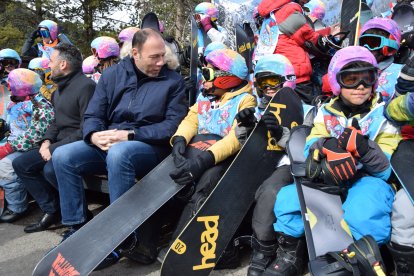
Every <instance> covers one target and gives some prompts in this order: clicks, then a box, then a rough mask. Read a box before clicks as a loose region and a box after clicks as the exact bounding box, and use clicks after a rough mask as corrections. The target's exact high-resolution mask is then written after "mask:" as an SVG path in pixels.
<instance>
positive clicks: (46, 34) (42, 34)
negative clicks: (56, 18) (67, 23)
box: [39, 30, 50, 38]
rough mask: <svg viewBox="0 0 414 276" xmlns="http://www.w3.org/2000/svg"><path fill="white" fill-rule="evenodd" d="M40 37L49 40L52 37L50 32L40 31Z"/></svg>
mask: <svg viewBox="0 0 414 276" xmlns="http://www.w3.org/2000/svg"><path fill="white" fill-rule="evenodd" d="M39 33H40V36H41V37H44V38H49V37H50V33H49V31H48V30H39Z"/></svg>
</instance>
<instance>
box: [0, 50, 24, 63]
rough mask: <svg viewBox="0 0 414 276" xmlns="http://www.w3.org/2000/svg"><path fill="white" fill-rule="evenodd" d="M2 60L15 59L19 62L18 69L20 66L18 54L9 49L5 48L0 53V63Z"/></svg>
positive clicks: (20, 61) (20, 60)
mask: <svg viewBox="0 0 414 276" xmlns="http://www.w3.org/2000/svg"><path fill="white" fill-rule="evenodd" d="M3 59H15V60H17V61H18V62H19V67H20V65H21V64H22V59H21V58H20V56H19V54H18V53H17V52H16V51H15V50H13V49H10V48H6V49H3V50H1V51H0V61H1V60H3Z"/></svg>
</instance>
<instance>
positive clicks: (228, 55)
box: [206, 49, 248, 79]
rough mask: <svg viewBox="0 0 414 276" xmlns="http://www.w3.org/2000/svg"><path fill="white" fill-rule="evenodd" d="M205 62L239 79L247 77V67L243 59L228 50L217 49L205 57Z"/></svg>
mask: <svg viewBox="0 0 414 276" xmlns="http://www.w3.org/2000/svg"><path fill="white" fill-rule="evenodd" d="M206 61H207V62H208V63H210V64H211V65H213V66H214V67H216V68H218V69H220V70H222V71H225V72H228V73H230V74H232V75H234V76H236V77H238V78H240V79H246V78H247V76H248V70H247V65H246V61H245V59H244V57H242V56H241V55H240V54H239V53H237V52H235V51H233V50H230V49H218V50H214V51H212V52H210V53H209V54H208V55H207V56H206Z"/></svg>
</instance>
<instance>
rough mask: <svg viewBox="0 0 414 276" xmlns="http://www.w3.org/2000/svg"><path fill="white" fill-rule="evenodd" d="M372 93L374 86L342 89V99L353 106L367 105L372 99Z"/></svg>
mask: <svg viewBox="0 0 414 276" xmlns="http://www.w3.org/2000/svg"><path fill="white" fill-rule="evenodd" d="M371 93H372V86H370V87H365V86H364V85H362V84H360V85H359V86H358V87H356V88H344V87H341V96H342V98H344V99H345V100H347V101H348V102H349V103H351V104H353V105H361V104H363V103H365V102H366V101H367V100H368V99H369V98H370V97H371Z"/></svg>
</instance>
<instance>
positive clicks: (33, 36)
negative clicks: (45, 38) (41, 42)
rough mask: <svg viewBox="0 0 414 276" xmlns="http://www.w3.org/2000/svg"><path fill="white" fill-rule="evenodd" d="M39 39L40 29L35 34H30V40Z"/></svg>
mask: <svg viewBox="0 0 414 276" xmlns="http://www.w3.org/2000/svg"><path fill="white" fill-rule="evenodd" d="M38 37H40V33H39V30H38V29H36V30H34V31H33V32H31V34H30V39H31V40H35V39H36V38H38Z"/></svg>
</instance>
